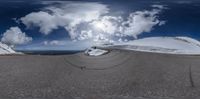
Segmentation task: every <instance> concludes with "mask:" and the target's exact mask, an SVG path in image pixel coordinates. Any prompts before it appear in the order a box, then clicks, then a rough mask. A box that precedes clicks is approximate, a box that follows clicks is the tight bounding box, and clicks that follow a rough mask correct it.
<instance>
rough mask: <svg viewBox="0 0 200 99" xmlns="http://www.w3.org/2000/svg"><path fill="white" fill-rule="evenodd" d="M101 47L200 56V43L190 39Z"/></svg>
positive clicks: (141, 40) (123, 43)
mask: <svg viewBox="0 0 200 99" xmlns="http://www.w3.org/2000/svg"><path fill="white" fill-rule="evenodd" d="M101 47H112V48H117V49H125V50H135V51H145V52H155V53H169V54H200V42H199V41H197V40H195V39H192V38H189V37H148V38H143V39H138V40H133V41H129V42H122V43H115V44H113V45H105V44H104V45H102V46H101Z"/></svg>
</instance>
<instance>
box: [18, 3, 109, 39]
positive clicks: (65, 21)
mask: <svg viewBox="0 0 200 99" xmlns="http://www.w3.org/2000/svg"><path fill="white" fill-rule="evenodd" d="M108 10H109V9H108V8H107V6H106V5H103V4H100V3H89V2H76V3H75V2H67V3H65V4H61V5H54V6H49V7H46V8H44V11H39V12H33V13H30V14H28V15H26V16H25V17H22V18H21V21H22V23H24V24H25V25H26V26H27V27H28V28H30V27H31V26H36V27H39V28H40V32H42V33H44V34H49V33H50V32H52V30H54V29H57V28H58V27H65V28H66V29H67V30H68V31H70V35H71V36H72V38H73V37H75V36H76V33H75V32H74V31H75V28H76V25H77V24H80V23H82V22H89V21H92V20H94V19H98V18H99V16H101V15H102V14H105V13H108Z"/></svg>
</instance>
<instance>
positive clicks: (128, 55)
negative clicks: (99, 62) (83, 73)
mask: <svg viewBox="0 0 200 99" xmlns="http://www.w3.org/2000/svg"><path fill="white" fill-rule="evenodd" d="M126 56H127V57H126V59H125V60H124V61H122V62H120V63H118V64H116V65H113V66H107V67H104V68H98V67H97V68H95V66H94V68H91V67H87V66H84V65H83V66H79V65H77V64H74V63H72V62H70V61H69V60H68V59H66V58H64V61H65V63H66V64H67V63H68V64H70V65H71V66H73V67H76V68H79V69H81V70H84V69H85V70H106V69H111V68H114V67H117V66H121V65H122V64H124V63H126V62H127V61H128V59H129V58H131V57H132V56H131V55H130V54H129V53H128V54H127V55H126ZM68 64H67V65H68Z"/></svg>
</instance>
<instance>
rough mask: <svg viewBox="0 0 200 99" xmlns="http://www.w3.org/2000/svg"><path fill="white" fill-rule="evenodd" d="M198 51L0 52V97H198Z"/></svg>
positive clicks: (185, 98)
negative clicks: (180, 53)
mask: <svg viewBox="0 0 200 99" xmlns="http://www.w3.org/2000/svg"><path fill="white" fill-rule="evenodd" d="M199 66H200V56H190V55H169V54H156V53H145V52H135V51H123V50H112V51H110V53H108V54H106V55H103V56H98V57H94V56H86V55H84V53H77V54H73V55H19V56H17V55H16V56H0V99H199V98H200V67H199Z"/></svg>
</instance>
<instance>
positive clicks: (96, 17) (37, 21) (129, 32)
mask: <svg viewBox="0 0 200 99" xmlns="http://www.w3.org/2000/svg"><path fill="white" fill-rule="evenodd" d="M50 4H51V5H49V6H48V7H45V8H44V9H43V10H42V11H39V12H33V13H30V14H28V15H26V16H24V17H22V18H21V19H20V20H21V22H22V23H23V24H25V25H26V26H27V28H31V27H39V28H40V32H41V33H43V34H45V35H48V34H49V33H51V32H52V31H53V30H55V29H58V28H59V27H63V28H65V29H66V31H68V33H69V35H70V37H71V39H73V40H85V39H92V40H93V41H109V42H113V37H118V38H119V39H120V40H121V37H125V36H132V37H135V38H137V36H138V35H140V34H142V33H145V32H150V31H151V30H152V29H153V28H154V26H156V25H158V26H161V25H164V24H165V21H162V20H160V19H159V17H158V16H159V13H160V12H161V11H162V10H163V9H165V8H166V7H165V6H163V5H152V7H153V9H152V10H144V11H136V12H132V13H130V14H129V16H127V17H122V16H120V15H119V16H111V15H107V13H111V12H109V11H110V8H109V7H108V5H105V4H101V3H97V2H62V3H61V4H59V3H56V4H52V2H51V3H50Z"/></svg>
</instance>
